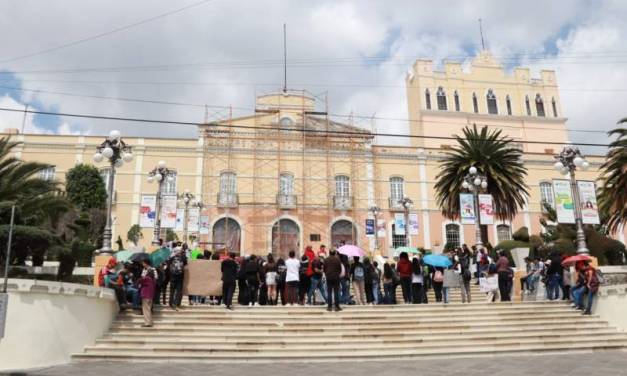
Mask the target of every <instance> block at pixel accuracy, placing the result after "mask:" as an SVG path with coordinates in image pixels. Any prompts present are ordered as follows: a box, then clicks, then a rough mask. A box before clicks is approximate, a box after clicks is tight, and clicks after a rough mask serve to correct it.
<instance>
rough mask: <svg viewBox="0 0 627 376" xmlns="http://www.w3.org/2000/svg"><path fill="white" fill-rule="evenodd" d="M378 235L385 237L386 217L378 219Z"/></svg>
mask: <svg viewBox="0 0 627 376" xmlns="http://www.w3.org/2000/svg"><path fill="white" fill-rule="evenodd" d="M377 237H379V238H384V237H385V219H377Z"/></svg>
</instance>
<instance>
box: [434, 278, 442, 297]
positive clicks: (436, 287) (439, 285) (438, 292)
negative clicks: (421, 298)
mask: <svg viewBox="0 0 627 376" xmlns="http://www.w3.org/2000/svg"><path fill="white" fill-rule="evenodd" d="M433 292H434V293H435V301H436V302H441V301H442V282H433Z"/></svg>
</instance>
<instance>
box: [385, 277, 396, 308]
mask: <svg viewBox="0 0 627 376" xmlns="http://www.w3.org/2000/svg"><path fill="white" fill-rule="evenodd" d="M394 290H395V289H394V282H387V283H384V284H383V294H384V295H383V303H385V304H394V299H393V296H394V295H393V294H394Z"/></svg>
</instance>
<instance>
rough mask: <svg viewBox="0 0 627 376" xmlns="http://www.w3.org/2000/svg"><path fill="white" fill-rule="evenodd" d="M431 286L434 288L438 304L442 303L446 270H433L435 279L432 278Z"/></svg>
mask: <svg viewBox="0 0 627 376" xmlns="http://www.w3.org/2000/svg"><path fill="white" fill-rule="evenodd" d="M431 284H432V286H433V293H434V294H435V301H436V302H437V303H439V302H441V301H442V286H443V285H444V269H442V268H441V267H436V268H435V269H434V270H433V277H431Z"/></svg>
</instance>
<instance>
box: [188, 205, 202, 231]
mask: <svg viewBox="0 0 627 376" xmlns="http://www.w3.org/2000/svg"><path fill="white" fill-rule="evenodd" d="M199 222H200V208H191V209H189V210H188V211H187V231H189V232H198V226H199Z"/></svg>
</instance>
